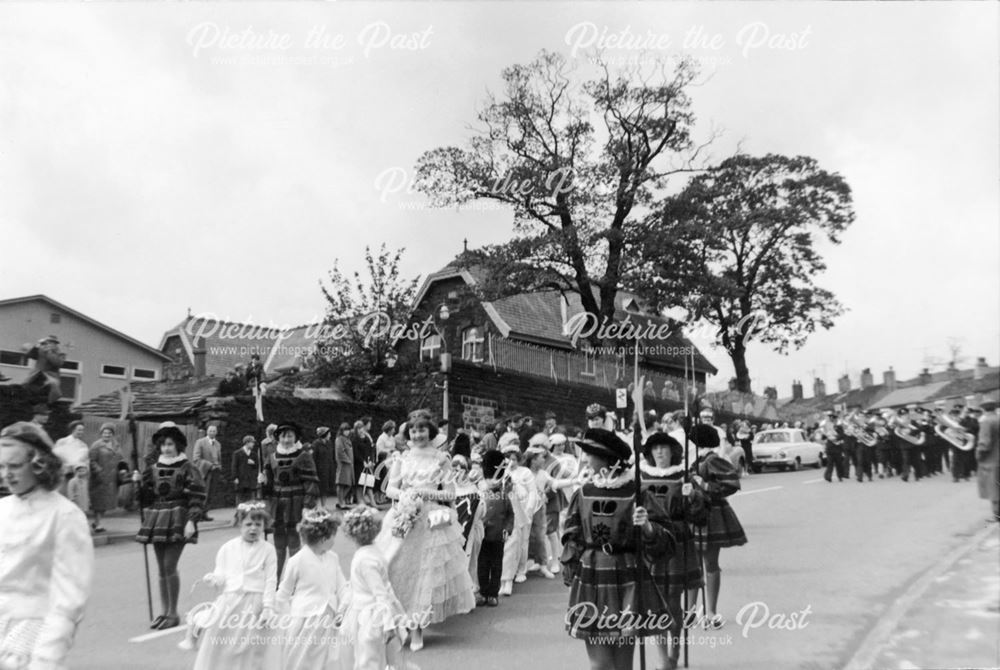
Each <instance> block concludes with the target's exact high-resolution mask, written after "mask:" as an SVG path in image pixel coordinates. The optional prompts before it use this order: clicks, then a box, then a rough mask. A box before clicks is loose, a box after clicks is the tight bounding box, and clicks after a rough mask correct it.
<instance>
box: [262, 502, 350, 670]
mask: <svg viewBox="0 0 1000 670" xmlns="http://www.w3.org/2000/svg"><path fill="white" fill-rule="evenodd" d="M339 527H340V519H339V518H338V517H336V516H334V515H333V514H331V513H330V512H329V510H327V509H324V508H322V507H317V508H316V509H312V510H306V511H305V512H303V514H302V521H301V522H300V523H299V525H298V531H299V537H300V538H301V539H302V549H300V550H299V551H298V553H296V554H295V555H294V556H292V557H291V558H289V559H288V562H287V563H285V569H284V572H283V573H282V575H281V586H279V587H278V599H277V602H278V608H277V609H278V613H279V617H278V619H277V621H278V625H277V628H278V640H279V646H280V656H281V660H280V666H278V667H280V668H281V669H282V670H318V669H319V668H322V669H323V670H330V669H332V668H337V667H341V666H342V661H341V660H340V659H341V654H340V646H341V640H340V635H339V631H338V629H337V622H338V620H339V619H340V617H341V616H342V614H343V610H344V609H346V605H347V603H346V598H347V596H348V584H347V578H346V577H344V571H343V570H342V569H341V568H340V558H339V557H338V556H337V554H335V553H334V552H333V540H334V536H335V535H336V534H337V528H339ZM271 667H275V664H270V665H268V668H271Z"/></svg>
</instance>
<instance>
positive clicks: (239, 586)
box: [181, 502, 278, 670]
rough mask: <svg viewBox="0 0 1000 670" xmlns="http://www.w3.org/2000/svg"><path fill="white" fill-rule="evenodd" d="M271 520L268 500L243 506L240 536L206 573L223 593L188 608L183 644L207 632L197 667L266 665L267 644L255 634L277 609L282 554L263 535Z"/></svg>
mask: <svg viewBox="0 0 1000 670" xmlns="http://www.w3.org/2000/svg"><path fill="white" fill-rule="evenodd" d="M270 521H271V515H270V514H268V513H267V509H266V504H265V503H264V502H247V503H241V504H240V505H239V506H237V508H236V523H237V525H238V526H239V528H240V536H239V537H237V538H234V539H232V540H230V541H229V542H226V543H225V544H224V545H222V547H221V548H220V549H219V553H217V554H216V555H215V570H214V571H213V572H210V573H208V574H207V575H205V576H204V577H203V578H202V581H204V582H207V583H208V584H211V585H212V586H215V587H217V588H221V589H222V593H221V594H220V595H219V597H218V598H216V599H215V602H214V603H212V604H211V606H209V607H207V608H205V609H202V610H200V611H199V612H195V611H192V612H191V613H189V614H188V637H187V639H186V640H185V641H184V642H182V643H181V647H182V648H184V649H191V648H193V647H194V646H195V645H199V638H201V639H200V645H199V649H198V657H197V659H196V660H195V662H194V667H195V670H212V669H213V668H226V669H227V670H258V669H259V670H263V668H264V646H263V645H261V644H259V643H255V642H254V641H253V640H252V639H251V638H252V637H253V636H254V635H255V632H254V627H255V626H256V625H257V624H258V622H259V621H268V620H270V619H271V616H272V615H273V611H274V589H275V587H276V586H277V582H278V573H277V555H276V554H275V551H274V546H273V545H271V544H269V543H267V542H264V541H263V535H264V529H265V528H266V527H267V525H268V524H269V523H270ZM236 622H238V623H236Z"/></svg>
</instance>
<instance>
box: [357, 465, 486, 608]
mask: <svg viewBox="0 0 1000 670" xmlns="http://www.w3.org/2000/svg"><path fill="white" fill-rule="evenodd" d="M452 481H453V479H452V476H451V460H450V459H449V458H448V454H446V453H444V452H441V451H438V450H437V449H434V448H433V447H430V446H428V447H422V448H415V447H411V448H410V449H408V450H407V451H406V452H404V453H403V454H402V455H401V456H400V457H399V458H398V459H397V460H396V461H395V462H394V463H393V464H392V469H391V470H390V472H389V485H390V486H396V487H398V488H399V489H401V490H403V491H405V490H407V489H410V488H434V487H436V486H437V485H439V484H442V485H445V486H447V485H449V483H450V482H452ZM439 511H444V512H446V513H447V516H448V517H449V518H450V523H445V524H443V525H436V526H435V527H434V528H431V514H432V513H434V512H438V513H440V512H439ZM395 519H396V508H395V507H393V508H392V509H390V510H389V511H388V512H387V513H386V515H385V519H384V520H383V523H382V531H381V532H380V533H379V536H378V538H376V540H375V546H376V547H377V548H378V549H379V551H381V552H382V554H383V555H384V556H385V557H386V558H387V559H388V561H389V581H390V582H391V583H392V589H393V591H395V593H396V595H397V596H398V597H399V601H400V602H401V603H402V605H403V609H404V610H405V611H406V613H407V615H408V616H409V617H410V618H411V620H412V621H413V622H414V623H416V624H417V625H419V626H420V627H424V626H426V625H427V624H432V623H439V622H441V621H444V620H445V619H447V618H448V617H450V616H453V615H455V614H464V613H465V612H471V611H472V610H473V609H474V608H475V606H476V599H475V596H474V595H473V586H472V578H471V577H470V576H469V558H468V556H466V555H465V550H464V546H465V539H464V538H463V536H462V527H461V525H459V523H458V515H457V514H456V513H455V510H453V509H452V508H450V507H447V506H445V505H441V504H440V503H437V502H435V501H431V500H426V501H424V503H423V506H422V508H421V510H420V516H419V517H418V518H417V520H416V523H414V525H413V527H412V528H411V529H410V531H409V533H407V534H406V537H405V538H398V537H396V536H394V535H393V534H392V527H393V524H394V522H395ZM411 627H415V626H411Z"/></svg>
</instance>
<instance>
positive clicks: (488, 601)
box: [486, 596, 500, 607]
mask: <svg viewBox="0 0 1000 670" xmlns="http://www.w3.org/2000/svg"><path fill="white" fill-rule="evenodd" d="M499 604H500V601H499V600H497V599H496V597H495V596H490V597H489V598H487V599H486V606H487V607H496V606H497V605H499Z"/></svg>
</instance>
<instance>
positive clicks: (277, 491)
mask: <svg viewBox="0 0 1000 670" xmlns="http://www.w3.org/2000/svg"><path fill="white" fill-rule="evenodd" d="M275 435H277V437H278V444H277V446H276V447H275V450H274V455H273V456H272V457H271V459H270V461H267V462H265V464H264V469H265V473H266V475H267V485H266V488H265V497H268V498H270V502H271V508H272V509H273V510H274V512H273V514H272V518H273V522H274V548H275V550H276V551H277V552H278V578H279V579H280V578H281V570H282V568H283V567H284V566H285V558H286V557H290V556H294V555H295V553H296V552H297V551H298V550H299V547H300V546H301V543H300V542H299V534H298V531H297V530H296V528H297V526H298V524H299V521H301V520H302V510H303V509H306V508H312V507H313V506H315V505H316V501H317V499H318V498H319V477H318V476H317V475H316V463H315V462H314V461H313V458H312V456H310V455H309V454H308V453H307V452H306V450H305V449H304V448H303V447H302V444H301V443H300V442H299V438H300V437H301V435H302V430H301V429H300V428H299V426H298V424H295V423H292V422H291V421H286V422H284V423H281V424H279V425H278V427H277V429H276V430H275Z"/></svg>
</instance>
